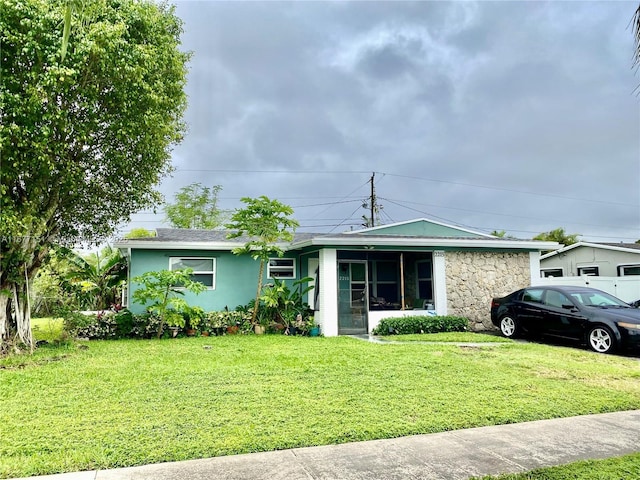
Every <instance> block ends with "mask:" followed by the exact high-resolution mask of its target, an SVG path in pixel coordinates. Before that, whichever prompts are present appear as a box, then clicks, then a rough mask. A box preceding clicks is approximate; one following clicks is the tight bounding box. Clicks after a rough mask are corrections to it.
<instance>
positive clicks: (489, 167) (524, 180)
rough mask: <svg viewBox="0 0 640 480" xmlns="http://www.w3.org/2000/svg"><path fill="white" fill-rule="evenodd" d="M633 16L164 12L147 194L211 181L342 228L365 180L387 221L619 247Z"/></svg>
mask: <svg viewBox="0 0 640 480" xmlns="http://www.w3.org/2000/svg"><path fill="white" fill-rule="evenodd" d="M636 7H637V5H636V4H634V3H633V2H605V1H603V2H451V3H450V2H204V1H200V2H196V1H184V2H183V1H181V2H179V3H178V8H177V13H178V15H180V16H181V17H182V18H183V19H184V22H185V33H184V36H183V40H184V48H185V49H187V50H191V51H193V54H194V55H193V60H192V62H191V65H190V74H189V82H188V86H187V92H188V94H189V98H190V106H189V110H188V112H187V117H186V120H187V122H188V124H189V127H190V132H189V135H188V136H187V137H186V139H185V141H184V142H183V143H182V144H181V145H180V146H178V147H177V148H176V149H175V155H174V165H175V166H176V168H177V169H178V170H177V171H176V173H175V175H174V177H173V178H172V179H170V180H168V181H166V182H164V183H163V185H162V186H161V190H162V191H163V193H164V194H165V195H166V196H167V197H168V198H171V196H172V195H173V193H175V192H176V191H177V189H178V188H180V187H182V186H185V185H187V184H189V183H192V182H196V181H199V182H202V183H209V184H220V185H222V187H223V190H222V193H221V204H222V206H223V207H225V208H231V209H232V208H236V207H238V206H240V203H239V201H238V199H239V197H242V196H256V195H261V194H265V195H268V196H270V197H273V198H278V199H280V200H281V201H283V202H285V203H288V204H290V205H292V206H294V207H296V216H297V217H298V219H299V220H300V221H301V223H302V225H303V228H304V229H305V230H310V231H319V230H325V231H326V230H329V229H332V228H334V229H338V230H343V229H344V228H348V227H347V226H348V225H351V224H353V225H357V224H358V223H359V220H360V217H361V216H362V215H364V214H366V211H365V210H363V209H358V205H359V204H360V203H361V200H363V199H365V198H366V197H367V195H368V192H369V186H368V184H367V180H368V178H369V176H370V172H373V171H375V172H377V173H376V179H377V185H376V189H377V194H378V196H379V197H380V198H381V199H384V200H382V203H383V205H384V210H383V212H384V214H383V220H385V221H387V222H392V221H401V220H406V219H409V218H416V217H421V216H433V217H434V218H438V219H441V220H444V221H448V222H450V223H456V224H461V225H466V226H472V227H474V228H476V229H481V230H485V231H490V230H493V229H500V230H506V231H507V232H509V233H511V234H513V235H516V236H519V237H523V238H525V237H532V236H533V235H535V234H536V233H539V232H541V231H546V230H551V229H553V228H556V227H558V226H562V227H564V228H565V229H566V230H567V231H569V232H578V233H582V234H583V235H584V236H585V238H587V239H590V240H594V241H598V240H602V241H605V240H625V241H635V240H636V239H640V136H639V133H640V115H639V109H638V97H637V96H635V95H634V93H633V90H634V88H635V87H636V86H637V84H638V83H640V76H637V75H634V72H633V70H632V69H631V61H632V52H633V38H632V33H631V31H630V29H629V28H628V24H629V21H630V19H631V17H632V15H633V12H634V10H635V8H636ZM229 170H236V171H239V172H240V173H238V172H229ZM275 171H278V173H275ZM309 171H312V172H314V173H303V172H309ZM327 204H332V205H327ZM308 205H317V206H314V207H312V206H308ZM160 220H161V217H151V216H148V215H147V216H139V217H136V218H134V221H133V223H132V225H134V226H146V227H147V228H150V227H154V226H160V225H159V222H160ZM136 222H138V224H136ZM154 222H155V223H154ZM316 225H323V227H318V228H317V229H316V228H314V227H315V226H316Z"/></svg>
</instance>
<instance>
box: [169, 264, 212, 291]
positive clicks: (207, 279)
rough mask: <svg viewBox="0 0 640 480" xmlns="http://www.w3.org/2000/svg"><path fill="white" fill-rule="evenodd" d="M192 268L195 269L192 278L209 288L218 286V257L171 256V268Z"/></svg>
mask: <svg viewBox="0 0 640 480" xmlns="http://www.w3.org/2000/svg"><path fill="white" fill-rule="evenodd" d="M184 268H190V269H192V270H193V274H192V275H191V279H192V280H193V281H194V282H200V283H202V284H203V285H205V286H206V287H207V288H208V289H209V290H214V289H215V288H216V259H215V258H196V257H171V258H170V259H169V270H182V269H184Z"/></svg>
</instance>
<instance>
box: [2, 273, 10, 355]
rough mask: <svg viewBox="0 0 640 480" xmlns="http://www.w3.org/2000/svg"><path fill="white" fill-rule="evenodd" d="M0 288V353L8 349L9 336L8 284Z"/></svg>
mask: <svg viewBox="0 0 640 480" xmlns="http://www.w3.org/2000/svg"><path fill="white" fill-rule="evenodd" d="M1 287H2V288H0V355H3V354H5V353H7V352H8V351H9V343H10V342H9V339H10V336H11V328H10V327H11V325H10V324H9V319H10V318H11V301H10V299H9V294H8V292H9V290H7V288H8V286H6V285H2V286H1Z"/></svg>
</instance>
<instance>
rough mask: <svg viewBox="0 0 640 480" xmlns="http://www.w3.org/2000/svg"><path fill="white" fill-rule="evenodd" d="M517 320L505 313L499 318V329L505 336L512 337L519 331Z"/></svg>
mask: <svg viewBox="0 0 640 480" xmlns="http://www.w3.org/2000/svg"><path fill="white" fill-rule="evenodd" d="M519 330H520V329H519V328H518V322H517V321H516V319H515V318H513V317H512V316H510V315H505V316H504V317H502V318H501V319H500V331H501V332H502V335H504V336H505V337H507V338H514V337H515V336H517V335H518V333H519Z"/></svg>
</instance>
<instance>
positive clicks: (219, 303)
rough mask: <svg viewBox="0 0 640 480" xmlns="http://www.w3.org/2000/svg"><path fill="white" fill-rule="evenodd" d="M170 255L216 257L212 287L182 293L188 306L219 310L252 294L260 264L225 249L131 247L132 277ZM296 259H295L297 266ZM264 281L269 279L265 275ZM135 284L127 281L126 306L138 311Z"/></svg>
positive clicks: (161, 266)
mask: <svg viewBox="0 0 640 480" xmlns="http://www.w3.org/2000/svg"><path fill="white" fill-rule="evenodd" d="M170 257H202V258H215V259H216V279H215V283H216V285H215V289H213V290H206V291H204V292H202V293H201V294H199V295H194V294H192V293H190V292H186V293H185V297H184V298H185V300H187V302H188V303H189V304H190V305H192V306H200V307H202V308H203V309H204V310H205V311H220V310H224V308H225V307H228V308H229V310H233V309H235V308H236V307H237V306H238V305H246V304H247V303H248V302H249V301H250V300H252V299H254V298H255V295H256V287H257V281H258V278H257V277H258V269H259V267H260V264H259V262H258V261H256V260H253V259H252V258H251V257H250V256H248V255H234V254H232V253H231V252H225V251H207V250H136V249H133V250H132V251H131V259H130V274H129V278H130V279H133V278H135V277H136V276H138V275H142V274H143V273H145V272H150V271H157V270H167V269H168V268H169V258H170ZM298 263H299V262H297V263H296V266H297V268H298V269H299V265H298ZM266 270H267V269H266V267H265V273H264V277H265V278H264V282H265V283H267V282H270V281H271V280H267V278H266V274H267V273H266ZM137 288H139V285H138V284H136V283H134V282H133V281H130V285H129V309H130V310H131V311H132V312H134V313H142V312H144V310H145V307H144V305H140V304H135V303H134V302H133V300H132V298H133V296H132V295H133V292H134V291H135V290H136V289H137Z"/></svg>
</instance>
